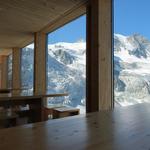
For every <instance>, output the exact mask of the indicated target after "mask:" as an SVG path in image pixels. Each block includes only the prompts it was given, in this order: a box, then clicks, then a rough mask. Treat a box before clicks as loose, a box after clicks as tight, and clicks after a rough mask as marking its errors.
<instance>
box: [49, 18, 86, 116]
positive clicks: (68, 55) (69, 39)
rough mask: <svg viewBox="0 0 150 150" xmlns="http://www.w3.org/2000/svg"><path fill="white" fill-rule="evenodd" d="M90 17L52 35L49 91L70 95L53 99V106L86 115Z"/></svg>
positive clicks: (68, 25) (50, 41)
mask: <svg viewBox="0 0 150 150" xmlns="http://www.w3.org/2000/svg"><path fill="white" fill-rule="evenodd" d="M85 37H86V16H85V15H84V16H82V17H80V18H78V19H76V20H74V21H72V22H70V23H68V24H67V25H65V26H63V27H62V28H60V29H58V30H56V31H54V32H52V33H50V34H48V56H47V91H48V93H65V92H67V93H69V96H68V97H61V98H51V99H50V100H49V105H55V106H56V105H68V106H72V107H78V108H80V111H81V113H82V112H85V101H86V100H85V97H86V96H85V94H86V42H85Z"/></svg>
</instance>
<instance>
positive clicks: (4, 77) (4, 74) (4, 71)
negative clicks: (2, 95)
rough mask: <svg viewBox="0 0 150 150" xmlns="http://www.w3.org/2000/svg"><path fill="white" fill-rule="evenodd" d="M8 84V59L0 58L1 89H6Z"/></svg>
mask: <svg viewBox="0 0 150 150" xmlns="http://www.w3.org/2000/svg"><path fill="white" fill-rule="evenodd" d="M7 84H8V57H7V56H1V88H7V86H8V85H7Z"/></svg>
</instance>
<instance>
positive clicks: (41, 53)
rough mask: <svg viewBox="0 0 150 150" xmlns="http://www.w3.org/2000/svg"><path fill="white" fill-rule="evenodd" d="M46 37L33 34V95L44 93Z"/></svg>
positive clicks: (42, 34) (40, 34)
mask: <svg viewBox="0 0 150 150" xmlns="http://www.w3.org/2000/svg"><path fill="white" fill-rule="evenodd" d="M46 45H47V35H46V34H45V33H39V32H38V33H35V42H34V47H35V48H34V93H35V94H45V93H46V58H47V57H46V52H47V49H46V47H47V46H46Z"/></svg>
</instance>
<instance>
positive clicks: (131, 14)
mask: <svg viewBox="0 0 150 150" xmlns="http://www.w3.org/2000/svg"><path fill="white" fill-rule="evenodd" d="M114 32H115V33H120V34H124V35H131V34H134V33H139V34H142V35H143V36H145V37H147V38H148V39H150V0H114Z"/></svg>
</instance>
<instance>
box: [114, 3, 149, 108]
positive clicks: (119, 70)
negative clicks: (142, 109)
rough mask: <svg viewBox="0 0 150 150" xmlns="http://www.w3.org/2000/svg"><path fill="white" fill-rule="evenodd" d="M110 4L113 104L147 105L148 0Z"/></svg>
mask: <svg viewBox="0 0 150 150" xmlns="http://www.w3.org/2000/svg"><path fill="white" fill-rule="evenodd" d="M114 2H115V3H114V23H115V25H114V31H115V34H114V99H115V104H116V106H128V105H133V104H137V103H143V102H150V31H149V27H150V21H149V12H150V9H149V6H150V1H149V0H138V1H137V0H115V1H114Z"/></svg>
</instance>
